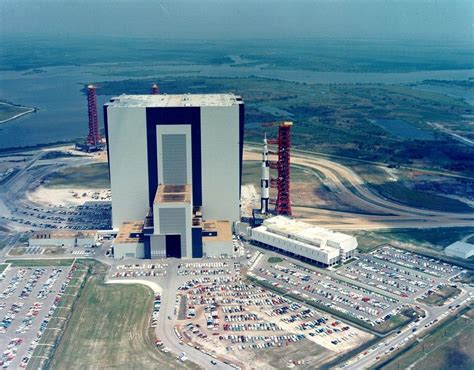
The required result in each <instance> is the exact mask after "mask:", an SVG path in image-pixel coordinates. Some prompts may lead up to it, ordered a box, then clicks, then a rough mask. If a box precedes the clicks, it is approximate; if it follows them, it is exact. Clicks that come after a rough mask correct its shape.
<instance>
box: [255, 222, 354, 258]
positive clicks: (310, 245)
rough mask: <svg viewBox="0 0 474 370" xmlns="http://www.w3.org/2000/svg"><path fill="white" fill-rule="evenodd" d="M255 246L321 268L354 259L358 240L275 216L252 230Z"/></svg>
mask: <svg viewBox="0 0 474 370" xmlns="http://www.w3.org/2000/svg"><path fill="white" fill-rule="evenodd" d="M251 240H252V242H253V243H254V244H256V245H259V246H262V247H265V248H269V249H275V250H277V251H280V252H283V253H287V254H291V255H295V256H297V257H300V258H303V259H306V260H310V261H311V262H315V263H318V264H321V265H324V266H333V265H335V264H337V263H339V262H341V263H343V262H344V261H346V260H347V259H349V258H352V257H353V256H354V255H355V251H356V249H357V239H356V238H355V237H353V236H351V235H347V234H343V233H339V232H334V231H331V230H328V229H324V228H322V227H317V226H313V225H311V224H308V223H305V222H301V221H297V220H294V219H291V218H288V217H284V216H276V217H272V218H269V219H267V220H265V221H263V224H262V225H261V226H259V227H256V228H254V229H252V232H251Z"/></svg>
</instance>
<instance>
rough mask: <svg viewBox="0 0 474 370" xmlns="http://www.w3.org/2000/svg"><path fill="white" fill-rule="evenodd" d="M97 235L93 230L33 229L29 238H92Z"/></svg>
mask: <svg viewBox="0 0 474 370" xmlns="http://www.w3.org/2000/svg"><path fill="white" fill-rule="evenodd" d="M96 235H97V231H95V230H81V231H72V230H41V231H35V232H34V233H33V235H32V236H31V239H67V238H71V239H72V238H76V237H77V238H93V237H95V236H96Z"/></svg>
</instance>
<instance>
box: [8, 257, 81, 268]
mask: <svg viewBox="0 0 474 370" xmlns="http://www.w3.org/2000/svg"><path fill="white" fill-rule="evenodd" d="M5 262H6V263H11V265H12V267H37V266H48V267H49V266H53V267H54V266H58V267H66V266H71V265H72V263H73V262H74V260H73V259H57V260H54V259H28V260H27V259H24V260H23V259H21V260H6V261H5Z"/></svg>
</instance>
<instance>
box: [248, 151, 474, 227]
mask: <svg viewBox="0 0 474 370" xmlns="http://www.w3.org/2000/svg"><path fill="white" fill-rule="evenodd" d="M244 154H245V156H244V159H245V160H260V153H257V152H250V151H246V152H245V153H244ZM291 163H292V164H293V165H300V166H304V167H305V168H307V169H310V170H315V171H317V172H318V173H322V174H323V176H324V182H325V183H328V184H330V185H331V188H332V189H333V191H334V192H336V193H337V194H338V197H339V198H340V199H342V200H343V202H344V203H346V204H350V205H352V206H354V207H356V208H357V209H360V210H364V211H365V212H366V214H361V213H354V212H338V211H333V210H324V209H318V208H307V207H298V206H294V207H293V210H294V213H295V214H301V215H303V219H304V220H306V221H309V222H313V223H318V224H320V225H325V227H328V228H335V229H340V230H344V229H354V230H357V229H364V230H368V229H381V228H430V227H456V226H457V227H460V226H467V227H468V226H472V225H473V223H474V212H472V213H455V212H442V211H434V210H427V209H420V208H415V207H411V206H408V205H404V204H401V203H397V202H394V201H391V200H390V199H385V198H384V197H382V196H380V195H379V194H376V193H374V192H373V191H371V190H370V189H369V188H368V187H367V186H366V184H365V181H364V180H363V179H362V178H361V177H360V176H359V175H357V174H356V173H355V172H354V171H352V170H351V169H349V168H348V167H346V166H343V165H341V164H338V163H335V162H332V161H329V160H327V159H323V158H315V157H313V156H304V155H301V154H294V155H293V156H292V158H291Z"/></svg>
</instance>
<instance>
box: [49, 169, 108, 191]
mask: <svg viewBox="0 0 474 370" xmlns="http://www.w3.org/2000/svg"><path fill="white" fill-rule="evenodd" d="M44 186H46V187H48V188H84V189H108V188H110V181H109V168H108V165H107V163H94V164H90V165H85V166H78V167H70V168H66V169H64V170H61V171H58V172H55V173H53V174H51V175H49V176H48V177H46V179H45V182H44Z"/></svg>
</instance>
